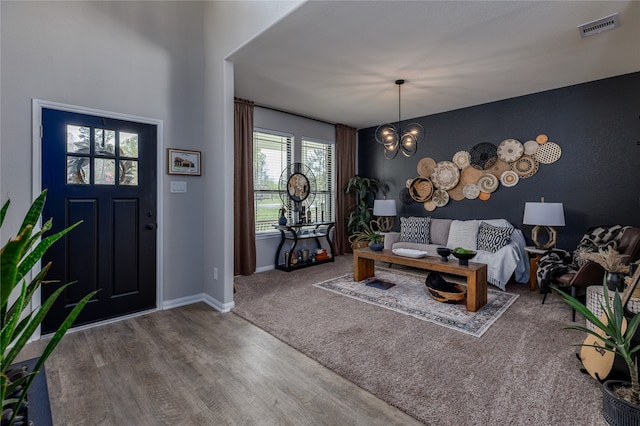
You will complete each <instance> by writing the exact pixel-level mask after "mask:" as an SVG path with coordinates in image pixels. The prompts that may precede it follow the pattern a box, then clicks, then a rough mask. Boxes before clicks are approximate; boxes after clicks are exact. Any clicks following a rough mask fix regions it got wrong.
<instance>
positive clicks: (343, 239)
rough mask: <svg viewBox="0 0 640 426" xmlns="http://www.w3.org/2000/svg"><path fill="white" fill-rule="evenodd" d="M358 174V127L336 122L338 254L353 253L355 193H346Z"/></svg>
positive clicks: (336, 231) (336, 245) (336, 227)
mask: <svg viewBox="0 0 640 426" xmlns="http://www.w3.org/2000/svg"><path fill="white" fill-rule="evenodd" d="M355 174H356V129H354V128H352V127H349V126H345V125H344V124H336V226H335V233H336V235H335V241H334V242H335V249H336V253H337V254H345V253H351V252H352V250H351V245H350V244H349V236H348V235H347V217H348V216H349V208H350V207H351V206H352V205H353V204H355V198H354V195H353V194H345V193H344V188H345V187H346V186H347V182H349V179H351V178H352V177H353V176H354V175H355Z"/></svg>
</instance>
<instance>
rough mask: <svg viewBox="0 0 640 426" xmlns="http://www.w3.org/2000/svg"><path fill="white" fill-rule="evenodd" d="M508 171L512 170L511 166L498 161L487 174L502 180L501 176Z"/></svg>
mask: <svg viewBox="0 0 640 426" xmlns="http://www.w3.org/2000/svg"><path fill="white" fill-rule="evenodd" d="M507 170H511V164H509V163H507V162H506V161H502V160H498V161H496V164H494V165H493V166H491V168H490V169H488V170H487V173H491V174H492V175H494V176H495V177H497V178H498V179H500V176H502V174H503V173H504V172H506V171H507Z"/></svg>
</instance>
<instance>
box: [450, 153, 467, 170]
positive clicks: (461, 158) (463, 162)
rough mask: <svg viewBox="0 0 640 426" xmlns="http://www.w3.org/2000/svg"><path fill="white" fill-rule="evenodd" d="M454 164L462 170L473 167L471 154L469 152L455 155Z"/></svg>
mask: <svg viewBox="0 0 640 426" xmlns="http://www.w3.org/2000/svg"><path fill="white" fill-rule="evenodd" d="M453 164H455V165H456V166H458V168H459V169H460V170H462V169H464V168H467V167H469V166H470V165H471V154H469V152H468V151H458V152H456V153H455V154H453Z"/></svg>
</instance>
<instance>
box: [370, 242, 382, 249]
mask: <svg viewBox="0 0 640 426" xmlns="http://www.w3.org/2000/svg"><path fill="white" fill-rule="evenodd" d="M369 248H370V249H371V250H373V251H382V249H383V248H384V243H383V242H379V243H374V242H373V241H372V242H370V243H369Z"/></svg>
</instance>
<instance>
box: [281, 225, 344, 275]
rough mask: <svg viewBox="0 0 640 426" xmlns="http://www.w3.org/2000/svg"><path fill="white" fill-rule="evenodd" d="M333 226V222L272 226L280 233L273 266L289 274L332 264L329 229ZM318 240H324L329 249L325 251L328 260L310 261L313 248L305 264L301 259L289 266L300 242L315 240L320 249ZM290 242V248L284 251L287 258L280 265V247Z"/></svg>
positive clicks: (331, 242) (331, 244) (331, 241)
mask: <svg viewBox="0 0 640 426" xmlns="http://www.w3.org/2000/svg"><path fill="white" fill-rule="evenodd" d="M334 225H335V222H315V223H302V224H287V225H274V226H275V228H276V229H277V230H278V231H280V237H281V239H280V244H279V245H278V249H277V250H276V257H275V265H276V268H277V269H280V270H282V271H287V272H291V271H294V270H296V269H300V268H306V267H308V266H315V265H320V264H323V263H327V262H333V261H334V256H333V251H334V248H333V239H332V238H331V228H333V226H334ZM320 238H325V239H326V240H327V245H328V246H329V249H328V250H327V255H328V258H326V259H318V260H315V261H311V252H313V248H312V249H310V250H309V251H310V256H309V259H308V260H307V261H306V262H303V261H302V259H299V261H298V263H296V264H295V265H292V264H291V256H292V255H293V253H294V252H295V251H296V246H297V245H298V242H299V241H301V240H310V239H313V240H315V243H316V246H317V248H322V245H321V244H320ZM287 240H290V241H293V244H292V245H291V248H290V249H289V250H285V253H288V256H287V255H285V262H284V263H280V253H281V251H282V247H283V246H284V243H285V241H287Z"/></svg>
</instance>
